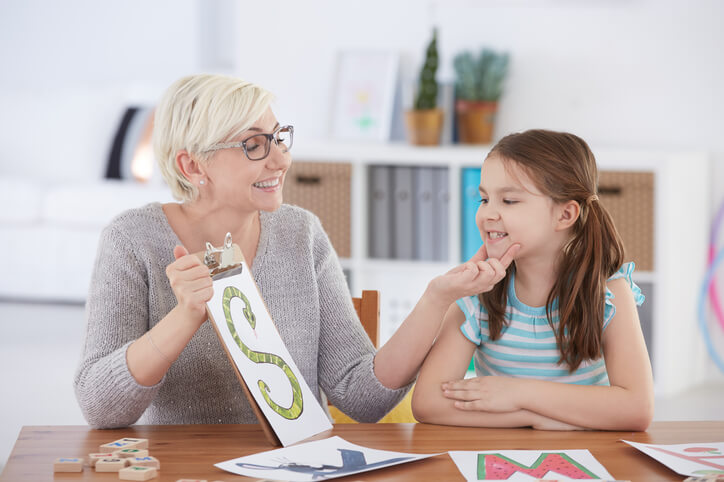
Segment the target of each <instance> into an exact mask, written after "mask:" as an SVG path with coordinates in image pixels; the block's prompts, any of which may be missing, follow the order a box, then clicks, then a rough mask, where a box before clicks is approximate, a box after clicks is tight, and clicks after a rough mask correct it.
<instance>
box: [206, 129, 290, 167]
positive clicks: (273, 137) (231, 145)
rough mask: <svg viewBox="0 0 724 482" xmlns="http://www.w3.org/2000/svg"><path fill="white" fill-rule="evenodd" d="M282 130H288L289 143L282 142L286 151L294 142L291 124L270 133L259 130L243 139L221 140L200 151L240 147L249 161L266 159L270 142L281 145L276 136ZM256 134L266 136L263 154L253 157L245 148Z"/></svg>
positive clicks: (269, 149)
mask: <svg viewBox="0 0 724 482" xmlns="http://www.w3.org/2000/svg"><path fill="white" fill-rule="evenodd" d="M283 130H286V131H287V132H289V145H286V144H282V145H283V146H284V147H285V148H286V150H285V151H284V152H285V153H286V152H289V151H290V150H291V148H292V144H294V126H293V125H285V126H279V127H277V128H276V129H274V132H272V133H271V134H265V133H263V132H260V133H259V134H254V135H251V136H249V137H247V138H246V139H244V140H243V141H239V142H221V143H219V144H214V145H213V146H211V147H208V148H206V149H204V150H203V151H201V152H204V153H206V152H214V151H220V150H221V149H235V148H237V147H241V148H243V149H244V155H245V156H246V158H247V159H249V160H250V161H262V160H264V159H266V158H267V156H269V153H270V152H271V144H272V142H273V143H274V144H276V146H277V147H281V146H280V145H279V138H278V137H277V134H278V133H279V132H281V131H283ZM258 136H262V137H265V138H266V143H265V144H264V145H265V146H266V150H265V151H264V155H263V156H261V157H258V158H256V159H253V158H252V157H251V156H250V155H249V151H248V150H247V148H246V143H247V141H249V140H251V139H253V138H254V137H258Z"/></svg>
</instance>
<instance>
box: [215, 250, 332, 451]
mask: <svg viewBox="0 0 724 482" xmlns="http://www.w3.org/2000/svg"><path fill="white" fill-rule="evenodd" d="M208 307H209V311H210V312H211V315H212V318H213V320H214V323H216V329H217V331H218V333H219V335H220V336H221V339H222V341H223V342H224V344H225V345H226V348H227V350H228V352H229V354H230V355H231V357H232V359H233V360H234V363H235V364H236V366H237V367H238V369H239V372H240V373H241V375H242V377H243V378H244V381H245V382H246V385H247V386H248V387H249V391H250V392H251V393H252V395H253V397H254V399H255V400H256V402H257V404H258V405H259V408H260V409H261V411H262V412H263V413H264V415H265V417H266V418H267V420H268V421H269V423H270V424H271V426H272V428H273V429H274V432H275V433H276V435H277V437H279V441H280V442H281V443H282V445H284V446H287V445H290V444H293V443H296V442H299V441H300V440H304V439H306V438H309V437H311V436H313V435H316V434H318V433H320V432H323V431H325V430H329V429H331V428H332V424H331V423H330V421H329V418H328V417H327V414H326V412H325V411H324V409H323V408H322V406H321V405H320V404H319V402H318V401H317V399H316V398H315V396H314V395H313V394H312V391H311V390H310V388H309V386H308V385H307V383H306V381H305V380H304V378H303V377H302V374H301V373H300V371H299V368H297V365H296V364H295V363H294V360H292V357H291V355H290V354H289V351H288V350H287V347H286V346H285V345H284V342H283V341H282V339H281V337H280V336H279V332H278V331H277V329H276V326H275V325H274V322H273V321H272V319H271V316H270V315H269V313H268V311H267V309H266V305H265V304H264V300H262V298H261V294H260V293H259V290H258V289H257V286H256V283H254V279H253V278H252V276H251V271H250V270H249V267H248V266H247V264H246V263H242V270H241V273H238V274H235V275H233V276H229V277H226V278H221V279H217V280H215V281H214V296H213V298H212V299H211V300H210V301H209V302H208Z"/></svg>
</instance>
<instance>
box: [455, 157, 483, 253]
mask: <svg viewBox="0 0 724 482" xmlns="http://www.w3.org/2000/svg"><path fill="white" fill-rule="evenodd" d="M479 186H480V168H479V167H466V168H463V170H462V176H461V186H460V196H461V199H460V208H461V209H460V212H461V219H460V230H461V236H460V240H461V244H462V246H460V253H461V256H462V259H461V261H462V262H465V261H467V260H469V259H470V258H471V257H472V256H473V255H474V254H475V253H477V252H478V249H480V246H482V245H483V240H482V238H481V237H480V230H479V229H478V226H477V224H476V223H475V213H476V212H477V211H478V206H479V203H480V191H479V190H478V187H479Z"/></svg>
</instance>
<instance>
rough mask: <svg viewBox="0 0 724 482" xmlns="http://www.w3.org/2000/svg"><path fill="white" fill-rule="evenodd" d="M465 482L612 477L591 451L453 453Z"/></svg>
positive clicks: (452, 456) (607, 478) (608, 478)
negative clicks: (474, 481)
mask: <svg viewBox="0 0 724 482" xmlns="http://www.w3.org/2000/svg"><path fill="white" fill-rule="evenodd" d="M449 454H450V457H451V458H452V459H453V462H455V465H457V467H458V470H460V472H461V473H462V474H463V477H465V480H529V481H530V480H537V479H552V480H582V479H587V480H601V479H606V480H610V479H613V477H612V476H611V474H609V473H608V471H607V470H606V469H605V468H604V467H603V465H601V463H600V462H599V461H598V460H596V459H595V457H594V456H593V455H592V454H591V452H589V451H588V450H578V449H577V450H486V451H451V452H449Z"/></svg>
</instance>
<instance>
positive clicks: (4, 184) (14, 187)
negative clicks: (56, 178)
mask: <svg viewBox="0 0 724 482" xmlns="http://www.w3.org/2000/svg"><path fill="white" fill-rule="evenodd" d="M43 189H44V187H43V184H42V183H39V182H37V181H31V180H29V179H23V178H15V177H5V176H2V177H0V206H3V209H0V223H6V222H8V223H20V224H28V225H29V224H33V223H36V222H38V221H39V220H40V218H41V217H42V205H43Z"/></svg>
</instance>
